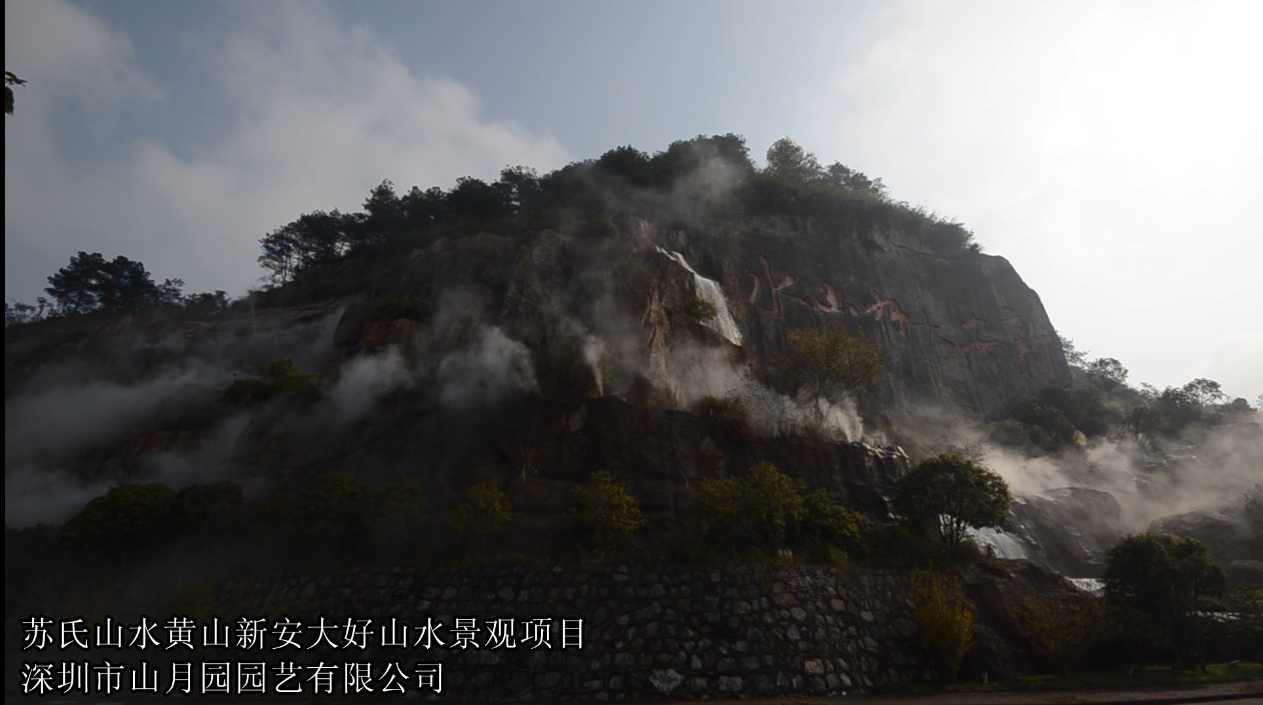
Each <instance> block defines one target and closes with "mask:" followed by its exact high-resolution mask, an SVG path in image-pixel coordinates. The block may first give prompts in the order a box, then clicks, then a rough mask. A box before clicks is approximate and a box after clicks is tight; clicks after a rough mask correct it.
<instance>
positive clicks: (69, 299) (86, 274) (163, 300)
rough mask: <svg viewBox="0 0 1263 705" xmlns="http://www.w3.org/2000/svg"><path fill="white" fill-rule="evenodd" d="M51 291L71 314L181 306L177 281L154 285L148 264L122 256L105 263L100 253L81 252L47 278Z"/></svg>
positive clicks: (49, 291)
mask: <svg viewBox="0 0 1263 705" xmlns="http://www.w3.org/2000/svg"><path fill="white" fill-rule="evenodd" d="M48 283H49V287H48V288H46V289H45V290H44V291H46V292H48V294H49V296H52V297H53V299H54V300H55V301H57V304H58V306H59V307H60V308H61V309H62V310H64V311H66V312H68V313H88V312H91V311H96V310H105V311H120V310H124V309H131V308H137V307H140V306H145V305H157V304H172V303H178V302H179V298H180V287H182V286H183V285H184V282H182V281H180V280H178V279H168V280H165V281H164V282H163V283H162V285H161V286H159V285H157V284H155V283H154V281H153V279H152V278H151V277H150V276H149V272H148V270H146V269H145V265H144V264H142V263H140V262H137V261H134V260H130V259H128V258H126V257H124V256H122V255H119V256H117V257H115V258H114V259H112V260H106V259H105V257H103V256H102V255H101V253H99V252H93V253H91V254H89V253H87V252H80V253H79V254H77V255H75V256H73V257H71V258H70V263H69V264H68V265H66V266H65V267H62V268H61V269H59V270H57V272H56V273H55V274H53V275H52V276H50V277H48Z"/></svg>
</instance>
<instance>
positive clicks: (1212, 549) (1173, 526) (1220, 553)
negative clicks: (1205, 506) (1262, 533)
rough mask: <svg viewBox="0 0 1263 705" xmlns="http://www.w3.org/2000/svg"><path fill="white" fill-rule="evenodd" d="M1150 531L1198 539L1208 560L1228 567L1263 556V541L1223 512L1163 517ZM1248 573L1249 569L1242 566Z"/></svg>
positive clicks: (1153, 524) (1239, 521)
mask: <svg viewBox="0 0 1263 705" xmlns="http://www.w3.org/2000/svg"><path fill="white" fill-rule="evenodd" d="M1149 530H1150V531H1152V532H1154V533H1158V534H1171V535H1175V536H1183V537H1185V538H1190V539H1197V540H1198V541H1200V542H1201V544H1202V545H1203V546H1205V547H1206V551H1207V553H1209V554H1210V556H1211V558H1214V559H1215V560H1217V561H1219V562H1221V563H1223V564H1225V565H1226V564H1228V563H1230V562H1232V561H1236V560H1240V561H1243V562H1246V561H1250V560H1251V559H1253V560H1254V561H1255V562H1257V561H1258V560H1259V558H1260V557H1263V540H1261V539H1260V538H1258V537H1255V536H1254V535H1253V534H1252V533H1251V531H1250V527H1248V526H1247V525H1246V524H1245V522H1244V521H1242V520H1241V519H1240V518H1239V517H1235V516H1231V515H1229V514H1226V513H1223V512H1216V511H1210V510H1199V511H1194V512H1185V513H1183V514H1176V515H1173V516H1168V517H1163V518H1161V519H1158V520H1156V521H1154V522H1153V523H1152V524H1150V526H1149ZM1241 568H1242V569H1243V573H1244V574H1249V572H1250V571H1249V566H1248V565H1247V566H1241Z"/></svg>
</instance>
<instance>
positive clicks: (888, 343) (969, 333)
mask: <svg viewBox="0 0 1263 705" xmlns="http://www.w3.org/2000/svg"><path fill="white" fill-rule="evenodd" d="M839 228H840V226H833V225H831V224H830V223H828V222H819V221H811V220H807V221H797V220H793V219H774V220H773V219H769V220H761V221H752V222H746V223H740V224H736V225H730V226H723V227H718V228H716V229H714V230H707V231H703V232H700V233H699V232H696V231H690V230H683V229H681V230H658V231H657V232H656V233H655V235H656V237H655V239H656V240H658V241H661V242H664V243H665V244H666V246H667V247H670V248H672V249H675V250H678V251H679V252H681V253H683V254H684V256H685V257H686V258H687V259H688V261H689V262H691V263H693V266H694V267H695V268H697V269H699V271H701V272H703V273H704V274H707V275H708V276H710V277H711V278H715V279H718V280H719V281H721V282H722V284H723V287H724V290H725V291H726V292H727V294H728V296H729V305H730V308H731V309H732V311H733V315H734V317H735V318H736V320H737V322H738V324H739V326H740V328H741V330H742V332H743V334H744V340H745V341H746V345H747V347H748V348H749V351H750V353H751V354H753V355H754V356H755V357H756V358H758V359H759V360H761V361H766V360H767V357H768V356H769V355H770V354H773V353H775V352H776V351H778V350H780V349H781V348H782V347H783V344H784V343H783V341H784V335H785V333H786V331H788V330H791V329H795V328H803V327H809V326H815V325H820V324H822V323H823V324H833V325H838V324H841V325H844V326H846V327H847V328H849V329H851V330H853V331H858V332H860V333H862V334H863V335H865V336H866V337H869V338H870V339H872V340H875V341H877V342H878V344H879V345H880V346H881V348H882V350H883V352H884V353H885V358H886V373H885V374H884V376H883V379H882V385H883V389H884V392H885V395H886V397H887V399H888V400H890V401H894V402H895V403H898V404H908V403H917V402H922V401H940V402H941V401H950V402H953V403H955V404H958V405H960V406H963V407H965V408H967V409H973V410H975V411H980V412H988V411H991V410H994V409H995V408H996V407H998V406H1000V405H1002V404H1004V403H1005V402H1006V401H1008V400H1009V399H1012V398H1014V397H1016V396H1021V395H1023V394H1027V393H1029V392H1032V391H1036V390H1039V389H1042V388H1044V387H1048V386H1057V385H1062V384H1067V383H1068V382H1069V380H1070V375H1069V368H1068V366H1067V364H1066V360H1065V357H1064V355H1063V354H1062V351H1061V348H1060V345H1059V343H1058V339H1057V334H1056V331H1055V330H1054V328H1053V326H1052V323H1051V322H1050V321H1049V319H1048V314H1047V313H1046V312H1045V311H1044V307H1043V304H1042V303H1041V302H1040V300H1039V296H1038V295H1037V294H1036V293H1035V292H1034V291H1033V290H1032V289H1030V288H1029V287H1027V286H1026V284H1025V283H1023V281H1022V279H1021V277H1019V276H1018V274H1017V272H1016V271H1015V270H1014V269H1013V267H1012V266H1011V265H1010V264H1009V263H1008V261H1007V260H1005V259H1004V258H1002V257H996V256H990V255H978V254H964V255H960V256H957V257H952V258H949V257H944V256H942V255H938V254H935V253H934V252H932V251H929V250H927V249H921V248H920V246H919V245H917V244H915V243H909V242H906V241H904V239H903V238H901V236H900V234H899V233H897V232H893V233H883V232H867V233H855V232H845V231H841V230H840V229H839Z"/></svg>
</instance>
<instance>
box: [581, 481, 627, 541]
mask: <svg viewBox="0 0 1263 705" xmlns="http://www.w3.org/2000/svg"><path fill="white" fill-rule="evenodd" d="M575 505H576V506H575V514H576V518H577V519H578V522H579V526H580V527H581V528H583V529H584V530H585V531H587V532H589V533H591V535H592V538H593V541H594V542H595V543H596V545H597V546H599V547H601V548H605V549H616V548H619V547H621V546H624V545H626V544H627V542H628V541H629V540H630V539H631V536H632V534H634V533H635V532H636V530H637V529H639V528H640V522H641V517H640V502H638V501H636V498H635V497H633V496H632V495H631V494H630V493H629V492H628V491H627V488H626V487H625V486H624V485H623V483H621V482H619V481H617V480H615V479H614V477H613V476H612V475H610V474H609V473H608V472H604V471H601V472H597V473H594V474H593V475H592V477H591V478H590V479H589V480H588V482H587V483H586V484H585V485H584V486H583V487H581V488H579V489H578V490H577V491H576V492H575Z"/></svg>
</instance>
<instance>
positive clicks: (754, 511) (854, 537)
mask: <svg viewBox="0 0 1263 705" xmlns="http://www.w3.org/2000/svg"><path fill="white" fill-rule="evenodd" d="M695 502H696V503H695V506H694V508H693V510H692V516H693V518H694V519H695V521H696V522H697V524H698V527H697V528H698V530H699V531H700V532H701V536H702V538H703V540H704V541H705V543H706V545H707V547H708V548H709V549H710V550H711V551H712V552H715V553H720V554H733V553H739V552H741V551H742V550H744V549H746V548H756V549H759V550H762V551H765V552H775V551H778V550H781V549H784V548H799V549H807V550H809V551H815V552H817V553H818V554H823V555H824V556H826V557H828V556H829V555H830V549H836V550H840V551H843V552H846V553H848V554H851V555H855V554H857V553H858V552H859V547H860V544H861V539H860V520H859V517H857V516H856V515H855V514H854V513H853V512H851V511H849V510H847V509H846V508H845V507H843V506H842V505H840V504H838V503H837V502H836V501H835V500H834V499H833V498H832V497H831V496H830V495H829V494H828V493H827V492H825V491H823V490H815V491H811V492H808V491H807V489H806V487H805V486H804V485H803V483H802V482H800V481H797V480H795V479H793V478H791V477H790V476H788V475H786V474H785V473H784V472H782V471H781V470H780V468H777V467H776V466H775V465H772V464H770V463H760V464H759V465H756V466H755V467H754V468H753V469H752V470H751V471H750V473H749V474H748V475H746V476H744V477H741V478H735V477H717V478H711V479H708V480H704V481H703V482H701V483H700V484H699V485H698V488H697V499H696V500H695Z"/></svg>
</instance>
